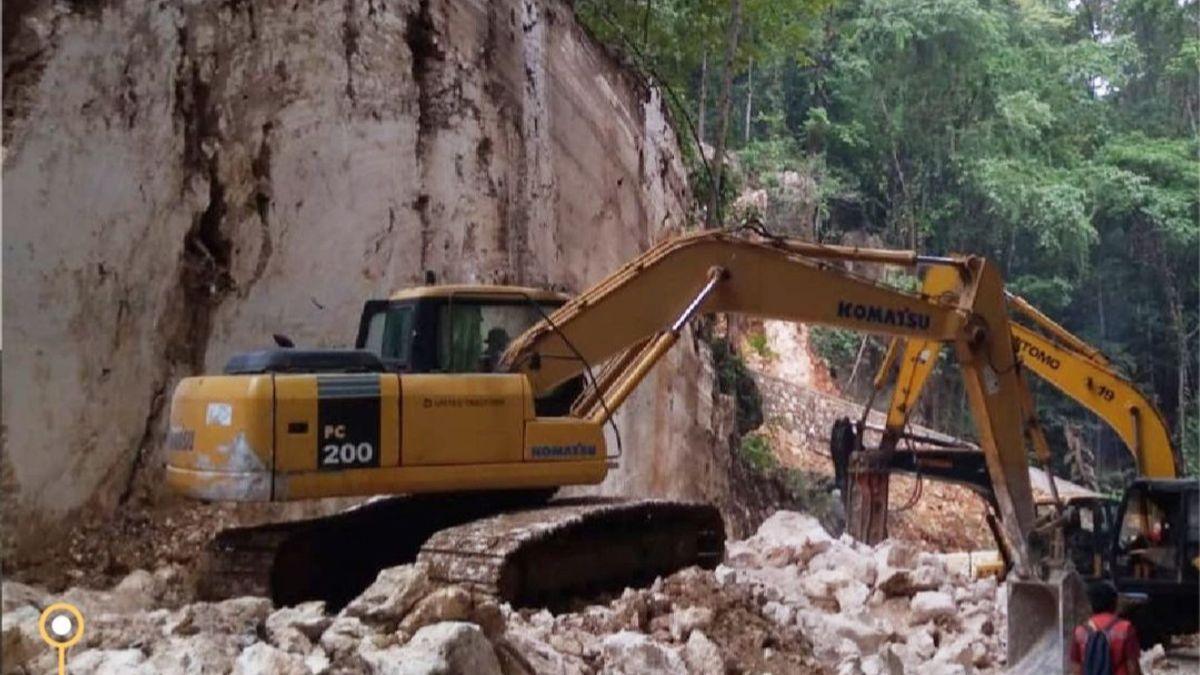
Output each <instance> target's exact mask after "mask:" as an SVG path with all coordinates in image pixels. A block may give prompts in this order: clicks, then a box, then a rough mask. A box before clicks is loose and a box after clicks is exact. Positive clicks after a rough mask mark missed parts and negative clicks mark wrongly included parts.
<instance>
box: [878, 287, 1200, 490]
mask: <svg viewBox="0 0 1200 675" xmlns="http://www.w3.org/2000/svg"><path fill="white" fill-rule="evenodd" d="M956 285H957V282H956V281H955V280H954V279H952V278H950V277H949V276H948V275H947V274H945V271H944V270H941V269H933V270H930V273H929V274H927V275H926V277H925V282H924V284H923V286H922V290H923V292H924V293H925V294H936V293H939V292H953V290H954V288H955V286H956ZM1008 304H1009V307H1010V309H1011V310H1013V311H1014V312H1016V313H1018V314H1019V315H1021V316H1024V317H1025V318H1027V319H1029V320H1030V321H1032V322H1033V323H1034V324H1035V325H1036V326H1037V327H1038V328H1039V329H1040V330H1041V331H1043V332H1044V333H1045V334H1043V333H1042V332H1038V331H1035V330H1033V329H1031V328H1027V327H1025V326H1024V325H1022V324H1019V323H1016V322H1011V323H1010V324H1009V325H1010V327H1011V329H1012V337H1013V343H1014V346H1015V348H1016V350H1017V353H1018V355H1019V358H1020V361H1021V364H1022V365H1023V366H1024V367H1025V368H1027V369H1028V370H1030V371H1032V372H1033V373H1035V374H1036V375H1037V376H1038V377H1040V378H1041V379H1043V380H1045V381H1046V382H1048V383H1050V385H1051V386H1053V387H1054V388H1055V389H1057V390H1059V391H1060V392H1062V393H1063V394H1065V395H1066V396H1068V397H1070V398H1071V399H1073V400H1074V401H1076V402H1077V403H1079V404H1080V405H1082V406H1083V407H1085V408H1087V409H1088V410H1090V411H1092V412H1093V413H1095V414H1096V415H1097V416H1098V417H1100V419H1102V420H1104V422H1105V423H1106V424H1107V425H1108V426H1109V427H1110V428H1111V429H1112V430H1113V432H1115V433H1116V434H1117V436H1119V437H1120V438H1121V440H1122V442H1124V444H1125V447H1126V448H1128V449H1129V452H1130V454H1132V455H1133V458H1134V460H1135V461H1136V462H1137V465H1138V472H1139V474H1140V475H1143V476H1147V477H1151V478H1175V477H1177V476H1178V468H1177V459H1176V451H1175V449H1174V447H1173V445H1172V443H1171V435H1170V432H1169V431H1168V429H1167V424H1166V422H1165V421H1164V419H1163V416H1162V413H1160V412H1159V410H1158V408H1157V407H1155V405H1154V404H1153V403H1151V402H1150V401H1149V399H1147V398H1146V397H1145V395H1143V394H1142V392H1141V391H1140V390H1138V388H1137V386H1136V385H1134V384H1133V383H1132V382H1130V381H1129V380H1128V379H1127V378H1125V377H1123V376H1122V375H1120V374H1119V373H1117V372H1116V371H1115V370H1113V368H1112V366H1111V365H1110V363H1109V361H1108V359H1107V358H1105V357H1104V355H1103V354H1102V353H1101V352H1100V351H1099V350H1098V349H1096V348H1095V347H1093V346H1091V345H1089V344H1088V343H1086V342H1084V341H1083V340H1082V339H1080V338H1078V337H1077V336H1075V335H1072V334H1071V333H1070V332H1069V331H1067V330H1066V329H1065V328H1063V327H1062V326H1060V325H1059V324H1057V323H1055V322H1054V321H1053V320H1051V319H1050V318H1049V317H1047V316H1046V315H1044V314H1042V313H1041V312H1040V311H1038V310H1037V309H1036V308H1034V307H1033V306H1032V305H1030V304H1029V303H1028V302H1027V301H1025V300H1024V299H1022V298H1020V297H1019V296H1015V295H1011V294H1010V295H1008ZM939 349H940V345H937V344H935V343H934V342H932V341H928V340H919V339H909V340H903V339H901V338H897V339H895V340H893V342H892V343H891V344H890V345H889V347H888V350H889V354H896V353H899V356H898V357H897V358H898V359H899V371H898V373H897V376H896V380H895V382H896V388H895V390H894V391H893V393H892V398H891V401H890V403H889V406H888V417H887V424H886V430H885V435H886V434H887V433H889V432H890V433H896V432H898V431H899V430H901V429H903V427H904V425H905V423H906V422H907V419H908V415H910V414H911V411H912V408H913V407H914V406H915V405H916V402H917V400H919V399H920V396H921V391H922V389H923V388H924V386H925V383H926V382H927V380H928V378H929V375H930V373H932V372H933V368H934V366H935V365H936V363H937V355H938V351H939ZM891 367H892V364H891V363H889V362H888V360H887V359H885V362H884V364H883V365H882V366H881V368H880V371H879V374H878V375H877V376H876V387H877V388H878V387H880V386H881V385H882V383H883V382H884V379H885V375H886V371H888V370H890V369H891ZM1021 399H1022V410H1023V411H1024V412H1023V414H1024V417H1025V420H1026V422H1025V423H1026V426H1027V428H1028V429H1029V430H1030V436H1031V440H1032V442H1033V444H1034V449H1035V451H1036V453H1037V455H1038V458H1039V460H1040V461H1042V462H1043V463H1046V462H1048V461H1049V458H1050V450H1049V446H1048V445H1047V443H1046V440H1045V436H1044V434H1042V433H1041V430H1040V428H1039V427H1038V426H1037V418H1036V414H1035V413H1034V409H1033V399H1032V396H1031V394H1030V393H1029V390H1028V387H1022V392H1021Z"/></svg>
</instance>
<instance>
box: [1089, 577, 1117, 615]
mask: <svg viewBox="0 0 1200 675" xmlns="http://www.w3.org/2000/svg"><path fill="white" fill-rule="evenodd" d="M1088 602H1089V603H1091V605H1092V611H1093V612H1096V613H1100V612H1115V611H1117V587H1116V586H1114V585H1113V583H1112V582H1111V581H1101V582H1098V583H1095V584H1092V585H1091V586H1090V587H1088Z"/></svg>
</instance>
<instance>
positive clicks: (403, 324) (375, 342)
mask: <svg viewBox="0 0 1200 675" xmlns="http://www.w3.org/2000/svg"><path fill="white" fill-rule="evenodd" d="M412 339H413V306H412V305H409V304H405V305H389V306H388V307H386V308H385V309H381V310H380V311H377V312H375V313H374V314H373V315H372V316H371V318H370V319H369V320H368V323H367V336H366V340H365V341H364V344H363V349H366V350H368V351H372V352H375V353H376V354H378V355H379V358H380V359H382V360H383V361H384V362H385V363H388V364H389V365H392V366H394V367H400V368H404V367H406V366H408V365H409V361H410V359H411V357H412V341H413V340H412Z"/></svg>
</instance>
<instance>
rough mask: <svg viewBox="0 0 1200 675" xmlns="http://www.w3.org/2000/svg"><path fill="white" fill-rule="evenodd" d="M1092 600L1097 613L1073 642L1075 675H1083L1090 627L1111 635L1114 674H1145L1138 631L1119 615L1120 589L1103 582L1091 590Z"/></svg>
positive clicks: (1081, 628) (1078, 631) (1072, 668)
mask: <svg viewBox="0 0 1200 675" xmlns="http://www.w3.org/2000/svg"><path fill="white" fill-rule="evenodd" d="M1088 601H1089V602H1091V604H1092V611H1094V612H1096V613H1095V614H1093V615H1092V617H1091V618H1090V619H1088V620H1087V622H1086V623H1084V624H1082V625H1079V626H1076V627H1075V634H1074V635H1073V636H1072V637H1073V639H1072V640H1071V672H1072V673H1073V674H1074V675H1079V674H1080V673H1082V672H1083V653H1084V647H1085V646H1086V645H1087V640H1088V633H1089V630H1088V629H1089V628H1090V629H1091V630H1102V631H1105V632H1106V633H1107V634H1108V651H1109V657H1110V659H1111V662H1112V668H1113V671H1112V672H1113V675H1142V667H1141V665H1140V664H1139V663H1138V658H1139V657H1141V655H1142V648H1141V645H1140V644H1138V636H1137V630H1136V629H1134V627H1133V624H1132V623H1130V622H1129V621H1127V620H1125V619H1122V618H1120V617H1119V616H1117V587H1116V586H1113V584H1112V582H1109V581H1102V582H1100V583H1098V584H1095V585H1094V586H1092V587H1091V588H1089V589H1088Z"/></svg>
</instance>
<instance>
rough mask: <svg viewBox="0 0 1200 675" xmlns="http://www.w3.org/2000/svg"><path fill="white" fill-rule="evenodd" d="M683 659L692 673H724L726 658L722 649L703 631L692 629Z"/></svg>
mask: <svg viewBox="0 0 1200 675" xmlns="http://www.w3.org/2000/svg"><path fill="white" fill-rule="evenodd" d="M683 660H684V662H686V664H687V669H688V672H689V673H691V675H724V674H725V660H724V659H723V658H722V657H721V649H720V647H717V645H716V643H714V642H713V641H712V640H710V639H708V636H707V635H705V634H704V632H703V631H700V630H694V631H692V634H691V637H689V638H688V641H687V644H686V645H684V648H683Z"/></svg>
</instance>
